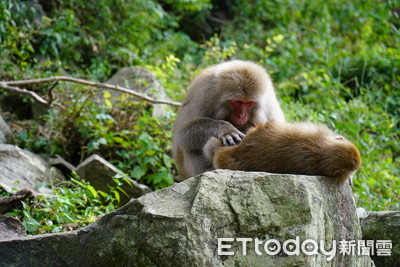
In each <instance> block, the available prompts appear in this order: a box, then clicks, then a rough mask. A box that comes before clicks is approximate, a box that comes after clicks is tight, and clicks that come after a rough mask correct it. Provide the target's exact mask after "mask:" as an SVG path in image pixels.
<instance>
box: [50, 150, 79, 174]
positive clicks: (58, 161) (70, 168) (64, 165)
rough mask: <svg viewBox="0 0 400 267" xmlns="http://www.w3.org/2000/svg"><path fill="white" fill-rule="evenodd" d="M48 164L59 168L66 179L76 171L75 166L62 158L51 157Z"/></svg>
mask: <svg viewBox="0 0 400 267" xmlns="http://www.w3.org/2000/svg"><path fill="white" fill-rule="evenodd" d="M47 162H48V163H49V165H50V166H52V167H55V168H57V170H59V171H60V172H61V173H62V174H63V175H64V176H65V177H69V176H71V175H72V173H73V172H74V171H75V166H74V165H72V164H71V163H69V162H68V161H66V160H65V159H63V158H62V157H60V156H59V155H55V156H53V157H50V158H49V159H48V160H47Z"/></svg>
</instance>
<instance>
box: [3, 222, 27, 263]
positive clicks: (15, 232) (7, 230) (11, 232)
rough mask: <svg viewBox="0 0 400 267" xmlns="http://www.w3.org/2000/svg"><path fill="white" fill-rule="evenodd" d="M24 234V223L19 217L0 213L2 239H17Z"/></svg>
mask: <svg viewBox="0 0 400 267" xmlns="http://www.w3.org/2000/svg"><path fill="white" fill-rule="evenodd" d="M24 235H25V231H24V230H23V229H22V223H21V222H20V221H19V220H18V219H16V218H14V217H11V216H4V215H0V240H7V239H15V238H19V237H23V236H24ZM0 266H1V262H0Z"/></svg>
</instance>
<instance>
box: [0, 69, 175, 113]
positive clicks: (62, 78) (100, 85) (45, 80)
mask: <svg viewBox="0 0 400 267" xmlns="http://www.w3.org/2000/svg"><path fill="white" fill-rule="evenodd" d="M57 81H65V82H73V83H79V84H83V85H89V86H94V87H98V88H106V89H110V90H114V91H118V92H122V93H126V94H129V95H133V96H136V97H138V98H140V99H143V100H147V101H149V102H151V103H154V104H167V105H171V106H180V105H181V103H179V102H174V101H168V100H162V99H155V98H152V97H150V96H148V95H146V94H142V93H139V92H136V91H134V90H132V89H128V88H125V87H121V86H118V85H111V84H107V83H96V82H90V81H86V80H82V79H77V78H72V77H68V76H55V77H50V78H43V79H32V80H21V81H10V82H3V83H4V84H5V85H6V86H7V85H8V86H15V85H28V84H40V83H48V82H57ZM1 88H4V87H1ZM4 89H6V88H4ZM6 90H7V89H6ZM26 91H27V90H26Z"/></svg>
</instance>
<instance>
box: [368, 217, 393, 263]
mask: <svg viewBox="0 0 400 267" xmlns="http://www.w3.org/2000/svg"><path fill="white" fill-rule="evenodd" d="M361 228H362V233H363V239H364V240H373V241H374V243H375V244H376V243H377V242H378V241H379V240H391V243H392V248H391V249H390V250H391V256H378V255H377V253H376V252H375V253H374V256H372V259H373V260H374V262H375V263H376V266H396V267H397V266H400V211H370V212H367V214H366V215H365V216H364V217H363V218H361Z"/></svg>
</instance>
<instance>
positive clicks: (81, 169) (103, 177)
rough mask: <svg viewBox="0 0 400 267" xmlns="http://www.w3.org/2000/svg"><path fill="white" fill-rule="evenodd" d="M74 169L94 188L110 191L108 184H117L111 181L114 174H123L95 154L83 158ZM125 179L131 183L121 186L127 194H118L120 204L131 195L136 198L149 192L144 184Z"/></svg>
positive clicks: (125, 201)
mask: <svg viewBox="0 0 400 267" xmlns="http://www.w3.org/2000/svg"><path fill="white" fill-rule="evenodd" d="M75 171H76V173H77V174H78V175H79V177H80V178H82V179H85V180H87V181H89V182H90V185H92V186H93V187H94V188H96V189H97V190H101V191H104V192H109V191H110V188H109V187H108V185H111V186H116V185H117V184H116V183H115V182H114V181H113V177H114V176H115V175H117V174H119V175H123V173H122V172H121V171H120V170H118V169H117V168H116V167H115V166H114V165H112V164H111V163H109V162H108V161H106V160H105V159H103V158H102V157H100V156H99V155H96V154H94V155H91V156H90V157H88V158H87V159H85V160H84V161H83V162H82V163H81V164H79V166H78V167H77V168H76V170H75ZM126 179H127V180H129V181H130V182H131V183H132V186H130V185H127V184H126V183H124V184H123V185H122V186H121V188H122V189H123V190H124V191H125V192H126V193H127V194H128V196H126V195H124V194H123V193H121V194H120V196H121V203H122V204H126V203H127V202H128V201H129V200H130V199H131V198H132V197H133V198H138V197H140V196H142V195H144V194H146V193H148V192H151V190H150V188H148V187H147V186H146V185H144V184H140V183H138V182H136V181H135V180H132V179H130V178H126Z"/></svg>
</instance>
